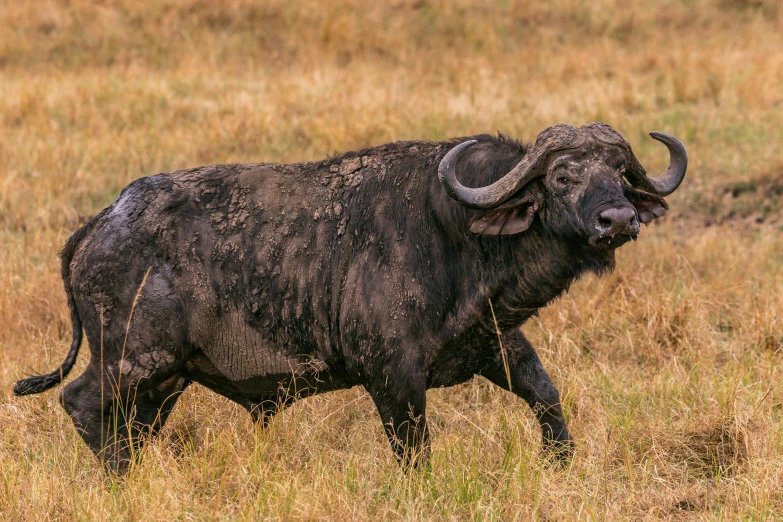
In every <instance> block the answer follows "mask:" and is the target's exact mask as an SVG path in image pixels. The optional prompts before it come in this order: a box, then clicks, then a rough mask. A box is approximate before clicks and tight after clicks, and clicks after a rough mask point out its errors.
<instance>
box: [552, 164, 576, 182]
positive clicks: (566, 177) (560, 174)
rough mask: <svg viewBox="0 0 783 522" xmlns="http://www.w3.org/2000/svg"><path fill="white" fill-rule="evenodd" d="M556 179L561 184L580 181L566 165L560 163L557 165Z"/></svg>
mask: <svg viewBox="0 0 783 522" xmlns="http://www.w3.org/2000/svg"><path fill="white" fill-rule="evenodd" d="M554 174H555V181H556V182H557V183H558V184H559V185H563V186H567V185H574V184H576V183H578V180H576V179H575V178H574V177H573V175H572V174H571V173H569V172H568V168H567V167H566V166H565V165H558V166H557V167H555V171H554Z"/></svg>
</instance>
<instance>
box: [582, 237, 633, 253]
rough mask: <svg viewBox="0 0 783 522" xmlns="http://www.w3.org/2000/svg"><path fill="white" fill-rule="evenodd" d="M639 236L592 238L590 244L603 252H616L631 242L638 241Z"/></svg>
mask: <svg viewBox="0 0 783 522" xmlns="http://www.w3.org/2000/svg"><path fill="white" fill-rule="evenodd" d="M637 237H639V234H632V235H631V234H616V235H614V236H609V235H600V236H595V237H592V238H590V244H591V245H592V246H594V247H597V248H600V249H601V250H614V249H615V248H618V247H621V246H623V245H624V244H626V243H628V242H629V241H636V238H637Z"/></svg>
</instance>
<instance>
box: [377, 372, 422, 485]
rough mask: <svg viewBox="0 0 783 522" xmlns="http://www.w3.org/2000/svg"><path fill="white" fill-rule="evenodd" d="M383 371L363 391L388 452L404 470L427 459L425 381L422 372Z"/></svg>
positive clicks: (416, 465)
mask: <svg viewBox="0 0 783 522" xmlns="http://www.w3.org/2000/svg"><path fill="white" fill-rule="evenodd" d="M386 369H387V370H389V371H382V372H379V374H378V375H376V376H375V378H374V379H372V380H371V381H370V382H369V383H366V384H365V385H364V387H365V389H366V390H367V392H368V393H369V394H370V396H371V397H372V399H373V401H374V402H375V406H376V408H378V413H379V414H380V416H381V421H382V422H383V427H384V429H385V430H386V436H387V437H389V444H391V447H392V450H394V453H395V455H397V459H398V460H399V462H400V464H401V465H402V467H403V468H405V469H406V470H408V469H410V468H412V467H413V468H415V467H418V466H419V464H420V463H426V462H427V460H428V459H429V449H430V448H429V432H428V431H427V419H426V416H425V409H426V401H427V388H426V380H425V377H424V374H423V372H415V373H414V374H412V375H410V374H405V372H399V371H397V372H394V373H391V371H390V369H389V368H386Z"/></svg>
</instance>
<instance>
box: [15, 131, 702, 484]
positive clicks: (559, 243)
mask: <svg viewBox="0 0 783 522" xmlns="http://www.w3.org/2000/svg"><path fill="white" fill-rule="evenodd" d="M652 137H653V138H655V139H657V140H658V141H661V142H663V143H664V144H665V145H666V146H667V147H668V149H669V152H670V165H669V168H668V170H667V171H666V173H664V174H663V175H661V176H660V177H658V178H649V177H647V175H646V173H645V171H644V169H643V168H642V166H641V165H640V164H639V162H638V161H637V159H636V157H635V156H634V154H633V152H632V151H631V147H630V145H629V144H628V143H627V142H626V141H625V140H624V139H623V137H622V136H621V135H620V134H618V133H617V132H616V131H615V130H613V129H612V128H611V127H609V126H608V125H605V124H601V123H591V124H588V125H584V126H583V127H581V128H578V129H577V128H576V127H573V126H571V125H555V126H552V127H549V128H548V129H546V130H544V131H543V132H542V133H541V134H539V136H538V138H537V140H536V142H535V144H533V145H523V144H520V143H519V142H517V141H515V140H512V139H509V138H507V137H504V136H502V135H501V136H497V137H494V136H488V135H481V136H475V137H473V138H470V139H458V140H452V141H447V142H440V143H431V142H424V141H414V142H397V143H390V144H386V145H381V146H378V147H373V148H369V149H365V150H362V151H358V152H349V153H346V154H343V155H341V156H338V157H334V158H330V159H327V160H324V161H321V162H317V163H298V164H291V165H276V164H263V163H262V164H252V165H220V166H212V167H202V168H196V169H190V170H180V171H176V172H172V173H168V174H158V175H156V176H151V177H147V178H142V179H139V180H136V181H134V182H133V183H131V184H130V185H129V186H128V187H126V188H125V189H124V190H123V191H122V192H121V193H120V196H119V197H118V198H117V200H116V201H115V202H114V203H113V204H112V205H111V206H109V207H108V208H106V209H105V210H103V211H102V212H101V213H100V214H98V215H97V216H96V217H95V218H94V219H92V220H91V221H90V222H89V223H87V224H86V225H85V226H84V227H82V228H80V229H79V230H77V231H76V232H75V233H74V234H73V235H72V236H71V238H70V239H69V240H68V242H67V243H66V244H65V246H64V248H63V249H62V251H61V253H60V256H61V258H62V277H63V281H64V283H65V292H66V294H67V297H68V306H69V308H70V311H71V318H72V321H73V342H72V344H71V348H70V351H69V352H68V355H67V357H66V359H65V362H64V363H63V365H62V366H61V367H60V368H58V369H57V370H55V371H53V372H52V373H49V374H46V375H38V376H34V377H30V378H28V379H24V380H21V381H19V382H18V383H17V384H16V386H15V388H14V391H15V393H16V394H18V395H26V394H30V393H39V392H42V391H44V390H47V389H49V388H51V387H53V386H55V385H56V384H58V383H59V382H60V381H61V380H62V379H63V378H64V377H65V376H66V375H67V374H68V372H69V371H70V370H71V368H72V366H73V364H74V361H75V360H76V356H77V353H78V350H79V345H80V343H81V339H82V329H84V332H85V334H86V335H87V339H88V341H89V344H90V351H91V354H92V359H91V361H90V364H89V366H88V367H87V369H86V371H85V372H84V374H82V375H81V376H80V377H79V378H77V379H76V380H74V381H73V382H71V383H70V384H68V385H67V386H66V387H65V388H64V390H63V391H62V394H61V397H60V400H61V402H62V405H63V407H64V408H65V410H66V411H67V412H68V414H69V415H70V416H71V418H72V419H73V422H74V424H75V425H76V428H77V429H78V431H79V433H80V434H81V436H82V437H83V438H84V440H85V442H86V443H87V444H88V445H89V446H90V448H91V449H92V450H93V451H94V452H95V453H96V454H97V455H98V456H99V457H100V458H102V459H103V460H104V461H105V462H106V463H107V464H108V465H109V466H110V467H111V468H114V469H119V470H120V471H122V470H124V469H126V467H127V464H128V462H129V458H130V455H131V452H132V450H133V449H134V448H136V447H138V444H139V443H140V442H141V440H142V439H144V438H146V437H145V435H153V434H154V433H155V432H156V431H157V430H158V429H159V428H160V427H161V426H162V425H163V423H165V422H166V417H167V416H168V414H169V412H170V411H171V409H172V407H173V406H174V403H175V402H176V401H177V398H178V396H179V394H180V393H181V392H182V390H183V389H184V388H185V387H186V386H187V385H188V384H190V383H191V382H197V383H200V384H202V385H204V386H206V387H208V388H209V389H211V390H214V391H215V392H217V393H219V394H221V395H224V396H225V397H228V398H229V399H231V400H233V401H235V402H237V403H239V404H241V405H242V406H244V407H245V408H247V410H248V411H250V413H251V414H252V415H253V417H254V418H255V419H257V420H260V421H262V422H264V423H266V422H267V421H268V419H269V417H270V416H271V415H273V414H274V413H275V412H276V411H278V410H279V409H280V408H282V407H284V406H285V405H286V404H289V403H290V402H291V401H293V400H295V399H296V398H300V397H305V396H308V395H311V394H315V393H320V392H325V391H330V390H337V389H343V388H348V387H351V386H356V385H361V386H364V387H365V389H366V390H367V391H368V393H369V394H370V396H371V397H372V399H373V401H374V402H375V404H376V406H377V408H378V412H379V413H380V416H381V420H382V421H383V425H384V427H385V429H386V433H387V434H388V436H389V440H390V442H391V445H392V448H393V449H394V451H395V452H396V454H397V456H398V457H399V459H400V460H401V461H402V462H403V463H411V462H415V459H413V460H412V457H415V456H418V457H421V458H426V456H427V452H428V432H427V423H426V413H425V412H426V393H425V392H426V390H427V389H428V388H432V387H441V386H453V385H455V384H459V383H462V382H465V381H467V380H469V379H471V378H472V377H473V376H474V375H482V376H484V377H486V378H487V379H489V380H490V381H492V382H493V383H495V384H497V385H498V386H501V387H503V388H505V389H511V390H512V391H513V392H514V393H516V394H517V395H519V396H520V397H522V398H523V399H525V400H526V401H527V403H528V404H529V405H530V407H531V408H532V409H533V411H534V412H535V413H536V415H537V417H538V419H539V421H540V423H541V429H542V432H543V438H544V443H545V445H546V446H549V447H552V448H554V449H556V450H557V451H558V452H559V453H560V454H568V452H569V451H570V448H571V439H570V437H569V434H568V430H567V429H566V425H565V422H564V419H563V413H562V409H561V406H560V400H559V396H558V392H557V390H556V389H555V386H554V385H553V384H552V381H551V380H550V378H549V375H547V372H546V370H544V368H543V366H542V365H541V362H540V360H539V358H538V356H537V355H536V352H535V351H534V349H533V347H532V346H531V345H530V343H529V342H528V341H527V339H525V336H524V335H523V334H522V332H521V331H520V329H519V327H520V325H521V324H522V323H524V322H525V320H526V319H528V318H529V317H530V316H531V315H533V314H535V313H536V311H537V310H538V309H540V308H541V307H543V306H545V305H546V304H547V303H549V302H550V301H552V300H553V299H555V298H556V297H558V296H559V295H561V294H562V293H563V292H564V291H565V290H567V289H568V287H569V285H570V284H571V283H572V282H573V281H574V280H575V279H577V278H578V277H579V276H580V274H583V273H585V272H588V271H591V272H594V273H598V274H601V273H605V272H607V271H609V270H611V269H612V268H613V267H614V262H615V254H614V250H615V248H617V247H619V246H620V245H622V244H624V243H625V242H627V241H630V240H632V239H635V238H636V237H637V235H638V233H639V223H640V222H641V223H646V222H649V221H651V220H653V219H655V218H656V217H659V216H661V215H663V213H664V212H665V210H666V209H667V204H666V202H665V201H664V200H663V196H666V195H668V194H670V193H671V192H673V191H674V190H675V189H676V188H677V186H678V185H679V184H680V182H681V181H682V179H683V176H684V175H685V170H686V164H687V157H686V153H685V149H684V147H683V146H682V144H681V143H680V142H679V141H678V140H677V139H676V138H674V137H672V136H668V135H666V134H662V133H652ZM458 179H460V180H461V181H462V182H463V183H466V184H467V185H469V186H472V187H480V188H468V187H466V186H463V185H462V184H460V182H459V181H457V180H458ZM496 324H497V327H498V329H499V331H500V332H501V334H502V336H501V338H502V346H503V347H504V349H505V351H502V350H501V349H500V343H499V338H498V333H497V330H496ZM504 359H505V361H504Z"/></svg>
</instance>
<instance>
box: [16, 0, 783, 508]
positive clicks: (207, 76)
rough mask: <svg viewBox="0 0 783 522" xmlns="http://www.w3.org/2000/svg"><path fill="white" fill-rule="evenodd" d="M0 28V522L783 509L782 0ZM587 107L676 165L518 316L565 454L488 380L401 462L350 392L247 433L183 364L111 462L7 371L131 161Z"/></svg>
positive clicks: (79, 3) (306, 8)
mask: <svg viewBox="0 0 783 522" xmlns="http://www.w3.org/2000/svg"><path fill="white" fill-rule="evenodd" d="M370 5H372V6H370ZM0 27H2V28H3V29H2V31H0V324H2V328H0V520H128V521H135V520H149V521H157V520H248V521H249V520H261V519H264V520H266V519H268V520H398V519H399V520H466V519H471V520H498V521H506V520H531V519H537V520H624V519H630V520H640V519H677V520H680V519H698V520H737V519H740V518H742V519H746V520H768V519H769V520H771V519H777V518H779V517H783V385H781V379H783V366H781V362H783V7H778V2H777V1H775V0H690V1H688V2H679V1H674V0H664V1H648V0H645V1H640V2H629V1H626V0H601V1H597V2H588V1H585V0H554V1H553V2H533V1H527V0H526V1H521V2H508V1H498V2H494V3H487V2H484V1H480V0H458V1H455V2H448V1H446V0H413V1H408V0H395V1H392V0H390V1H389V2H386V3H372V4H371V3H369V2H360V1H358V0H355V1H350V0H334V1H328V2H320V1H315V0H311V1H303V2H296V3H294V2H287V1H284V0H273V1H268V2H258V3H256V2H251V1H250V0H234V1H223V2H213V1H211V0H179V1H174V0H162V1H153V0H141V1H135V0H105V1H102V2H92V1H88V0H73V1H70V2H67V1H44V2H17V1H12V0H0ZM594 120H600V121H604V122H607V123H609V124H610V125H612V126H613V127H614V128H616V129H617V130H619V131H620V132H621V133H623V135H624V136H625V137H626V138H627V139H628V140H629V141H630V142H631V144H632V145H633V146H634V149H635V151H636V154H637V156H638V157H639V159H640V160H641V162H642V163H643V164H644V165H645V166H647V169H648V171H650V172H653V173H654V172H656V171H660V170H662V169H663V168H664V167H665V165H666V162H667V160H668V156H667V155H666V152H665V148H664V147H663V146H661V145H660V144H657V143H656V142H654V141H652V140H651V139H649V138H648V137H647V135H646V133H647V132H649V131H651V130H660V131H664V132H667V133H670V134H674V135H676V136H678V137H680V138H681V139H682V141H683V142H684V143H685V144H686V146H687V147H688V150H689V153H690V158H691V162H690V168H689V171H688V175H687V177H686V179H685V182H684V183H683V185H682V188H681V189H680V190H679V191H678V192H677V193H675V195H673V196H671V197H670V198H668V200H669V203H670V205H671V211H670V212H669V214H668V216H667V217H666V218H664V219H662V220H659V221H660V223H659V224H657V225H655V226H651V227H648V228H646V229H645V230H643V231H642V236H641V238H640V241H638V242H636V243H633V244H629V245H627V246H624V247H623V248H622V249H621V250H620V251H619V254H618V269H617V270H616V271H615V273H614V274H612V275H610V276H608V277H606V278H604V279H601V280H598V279H595V278H587V279H585V280H583V281H581V282H579V283H578V284H576V285H575V286H574V288H573V289H572V291H571V292H570V293H569V294H568V295H566V296H565V297H564V298H563V299H561V300H559V301H558V302H556V303H555V304H553V305H551V306H550V307H549V308H547V309H546V310H544V311H543V312H542V314H541V316H540V317H539V318H537V319H535V320H532V321H531V322H529V323H528V324H526V325H525V327H524V330H525V332H526V333H527V334H528V335H529V337H530V338H531V341H533V342H534V345H535V346H536V347H537V348H538V351H539V354H540V355H541V357H542V359H543V360H544V364H545V366H546V367H547V368H548V369H549V371H550V373H551V374H552V377H553V380H554V381H555V383H556V384H557V386H558V387H559V388H560V390H561V393H562V395H563V402H564V406H565V413H566V416H567V417H568V419H569V422H570V428H571V432H572V434H573V435H574V436H575V438H576V441H577V451H576V456H575V458H574V459H573V461H572V462H571V463H570V465H568V466H566V467H564V468H560V467H557V466H551V465H547V463H546V462H545V461H544V460H542V459H541V458H540V456H539V453H538V451H539V446H540V441H539V431H538V427H537V423H536V422H535V420H534V419H533V417H532V414H531V413H530V412H529V411H528V408H527V406H526V405H525V404H524V403H523V402H522V401H521V400H519V399H517V398H515V397H513V396H511V395H509V394H507V393H505V392H502V391H501V390H499V389H497V388H494V387H493V386H492V385H491V384H489V383H488V382H487V381H485V380H483V379H475V380H474V381H472V382H470V383H468V384H465V385H462V386H458V387H455V388H450V389H444V390H437V391H432V392H430V393H429V395H428V406H429V411H428V417H429V419H428V420H429V422H430V430H431V433H432V435H433V453H432V466H431V470H430V471H421V472H414V473H411V474H409V475H405V474H403V473H401V472H400V470H399V468H398V466H397V464H396V462H395V460H394V458H393V456H392V452H391V451H390V449H389V447H388V444H387V442H386V438H385V435H384V433H383V429H382V427H381V424H380V422H379V419H378V416H377V413H376V412H375V409H374V406H373V404H372V402H371V401H370V399H369V398H368V397H367V395H366V393H365V392H364V391H363V390H361V389H358V388H356V389H352V390H348V391H344V392H336V393H331V394H327V395H324V396H319V397H315V398H312V399H308V400H305V401H301V402H299V403H297V404H295V405H294V406H293V407H291V408H290V409H288V410H286V411H285V412H284V413H283V414H281V415H279V416H278V417H277V418H276V419H275V420H274V422H273V423H272V425H271V426H270V427H269V428H268V429H266V430H264V429H261V428H257V427H254V426H253V425H252V423H251V421H250V417H249V415H247V414H246V413H245V412H244V410H241V409H240V408H238V407H237V406H235V405H233V404H232V403H229V402H228V401H227V400H225V399H223V398H221V397H218V396H216V395H214V394H212V393H211V392H208V391H206V390H205V389H203V388H199V387H198V386H193V387H191V388H189V389H188V390H187V391H186V393H185V395H184V397H183V398H182V399H181V400H180V402H179V404H178V406H177V407H176V409H175V411H174V413H173V414H172V417H171V419H170V421H169V423H168V425H167V426H166V428H165V430H164V433H163V435H162V437H160V438H159V439H158V440H156V442H155V443H154V444H152V445H150V446H148V447H147V448H146V449H145V450H144V454H143V456H142V458H141V459H140V461H139V462H138V464H137V465H135V467H134V468H133V469H132V471H131V472H130V474H129V475H128V476H127V477H126V478H125V479H123V480H122V481H120V482H117V481H116V480H113V479H111V478H107V477H106V476H105V475H104V474H103V473H102V471H101V468H100V466H99V464H98V462H97V461H96V460H95V459H94V458H93V456H92V455H91V454H90V453H89V451H88V449H87V448H86V446H85V445H84V444H83V443H82V442H81V440H80V438H79V437H78V435H77V434H76V432H75V431H74V429H73V427H72V424H71V422H70V420H69V419H68V418H67V416H66V414H65V413H64V411H63V410H62V409H61V408H60V406H59V405H58V403H57V392H55V391H53V392H49V393H46V394H43V395H39V396H32V397H27V398H21V399H20V398H16V397H14V396H13V395H12V393H11V387H12V384H13V382H14V381H15V380H16V379H18V378H20V377H23V376H25V375H26V374H27V373H28V372H30V371H34V370H38V371H44V370H46V371H49V370H51V369H53V368H55V367H56V366H57V365H59V364H60V362H61V360H62V359H63V357H64V355H65V353H66V351H67V347H68V345H69V343H70V320H69V317H68V313H67V307H66V303H65V295H64V292H63V290H62V282H61V280H60V277H59V266H58V262H57V258H56V252H57V250H58V249H59V247H60V246H61V245H62V244H63V242H64V241H65V239H66V238H67V237H68V236H69V235H70V234H71V232H72V231H73V230H75V229H76V228H77V227H78V226H79V224H80V223H82V222H83V221H84V220H85V219H86V218H88V217H89V216H91V215H93V214H94V213H96V212H97V211H99V210H100V209H102V208H103V207H105V206H106V205H108V204H109V203H111V201H112V200H113V199H114V198H115V197H116V195H117V194H118V192H119V190H120V189H121V188H122V187H123V186H125V185H126V184H127V183H128V182H130V181H131V180H133V179H135V178H137V177H140V176H145V175H149V174H154V173H157V172H161V171H168V170H172V169H176V168H183V167H190V166H198V165H203V164H215V163H224V162H257V161H276V162H288V161H298V160H310V159H319V158H323V157H324V155H326V154H331V153H334V152H337V151H344V150H350V149H354V148H358V147H363V146H368V145H373V144H379V143H383V142H386V141H391V140H398V139H432V140H437V139H443V138H447V137H453V136H460V135H467V134H470V133H479V132H494V131H496V130H500V131H502V132H504V133H508V134H511V135H512V136H515V137H519V138H521V139H524V140H532V139H534V138H535V136H536V134H537V133H538V132H539V131H540V130H542V129H543V128H545V127H547V126H549V125H552V124H554V123H558V122H568V123H572V124H576V125H581V124H583V123H586V122H589V121H594ZM87 353H88V352H87V350H86V349H83V351H82V358H81V359H80V361H79V363H78V365H77V368H76V369H75V370H74V374H75V375H78V374H79V373H80V370H81V369H82V368H83V367H84V366H85V365H86V363H87V359H88V358H87V357H85V356H84V355H85V354H87Z"/></svg>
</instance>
